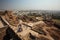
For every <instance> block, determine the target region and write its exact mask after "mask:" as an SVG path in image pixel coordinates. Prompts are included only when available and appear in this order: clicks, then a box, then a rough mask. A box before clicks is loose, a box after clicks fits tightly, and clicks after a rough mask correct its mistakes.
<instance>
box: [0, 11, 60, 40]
mask: <svg viewBox="0 0 60 40" xmlns="http://www.w3.org/2000/svg"><path fill="white" fill-rule="evenodd" d="M4 13H6V14H4V15H2V16H3V18H5V20H6V21H7V22H8V23H9V24H10V25H12V26H13V27H12V28H10V27H11V26H8V28H5V27H3V28H0V40H60V29H58V28H57V27H55V26H54V24H52V22H49V21H47V22H45V21H36V22H30V23H28V22H24V21H22V23H21V22H20V25H21V26H20V28H21V29H22V31H20V32H15V30H13V29H14V27H15V28H18V27H17V26H18V24H19V20H18V19H17V16H15V15H13V12H12V11H5V12H4ZM24 18H25V17H24ZM26 19H27V20H28V19H29V18H26ZM3 21H4V20H2V22H3ZM3 24H4V25H8V24H6V23H4V22H3ZM20 28H18V29H20ZM16 30H17V29H16Z"/></svg>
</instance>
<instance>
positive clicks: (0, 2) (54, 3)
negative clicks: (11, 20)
mask: <svg viewBox="0 0 60 40" xmlns="http://www.w3.org/2000/svg"><path fill="white" fill-rule="evenodd" d="M0 9H5V10H6V9H10V10H11V9H13V10H14V9H17V10H32V9H33V10H60V0H0Z"/></svg>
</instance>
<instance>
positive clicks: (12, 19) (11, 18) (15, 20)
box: [5, 11, 19, 26]
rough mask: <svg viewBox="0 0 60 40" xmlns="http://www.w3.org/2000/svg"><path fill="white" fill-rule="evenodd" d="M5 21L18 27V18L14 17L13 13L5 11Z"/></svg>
mask: <svg viewBox="0 0 60 40" xmlns="http://www.w3.org/2000/svg"><path fill="white" fill-rule="evenodd" d="M5 13H6V14H5V19H6V20H7V21H8V22H9V23H10V24H11V25H13V26H17V25H18V23H19V21H18V18H17V16H15V15H13V11H5Z"/></svg>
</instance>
